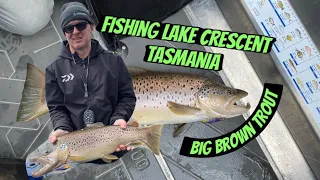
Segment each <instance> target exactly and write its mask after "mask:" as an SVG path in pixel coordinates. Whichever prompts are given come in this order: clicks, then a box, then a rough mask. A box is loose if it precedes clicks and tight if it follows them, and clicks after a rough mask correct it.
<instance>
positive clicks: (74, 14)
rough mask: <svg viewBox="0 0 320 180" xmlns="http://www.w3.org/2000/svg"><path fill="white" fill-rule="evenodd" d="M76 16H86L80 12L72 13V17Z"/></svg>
mask: <svg viewBox="0 0 320 180" xmlns="http://www.w3.org/2000/svg"><path fill="white" fill-rule="evenodd" d="M76 15H82V16H86V15H87V14H85V13H82V12H74V13H73V16H76Z"/></svg>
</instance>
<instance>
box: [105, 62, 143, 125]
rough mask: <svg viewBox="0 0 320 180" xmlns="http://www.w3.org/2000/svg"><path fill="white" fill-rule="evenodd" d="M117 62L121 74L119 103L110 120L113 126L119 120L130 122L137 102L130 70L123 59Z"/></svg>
mask: <svg viewBox="0 0 320 180" xmlns="http://www.w3.org/2000/svg"><path fill="white" fill-rule="evenodd" d="M117 61H118V72H119V81H118V103H117V105H116V107H115V109H114V111H113V114H112V116H111V118H110V123H111V124H114V122H115V121H116V120H118V119H124V120H125V121H126V122H128V121H129V119H130V117H131V116H132V114H133V111H134V108H135V106H136V100H137V99H136V96H135V92H134V88H133V82H132V78H131V75H130V74H129V72H128V69H127V67H126V65H125V64H124V62H123V59H122V58H121V57H120V56H118V59H117Z"/></svg>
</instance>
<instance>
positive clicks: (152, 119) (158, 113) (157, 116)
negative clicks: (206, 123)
mask: <svg viewBox="0 0 320 180" xmlns="http://www.w3.org/2000/svg"><path fill="white" fill-rule="evenodd" d="M132 118H133V120H135V121H137V122H138V123H139V124H140V125H149V124H180V123H191V122H197V121H202V120H204V119H206V118H207V116H206V115H205V114H197V115H178V114H175V113H173V112H172V111H171V110H170V109H168V108H167V107H159V108H152V107H151V108H137V109H135V111H134V112H133V115H132Z"/></svg>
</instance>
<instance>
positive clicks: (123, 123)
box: [113, 119, 132, 152]
mask: <svg viewBox="0 0 320 180" xmlns="http://www.w3.org/2000/svg"><path fill="white" fill-rule="evenodd" d="M113 125H118V126H120V127H121V128H122V129H126V128H127V122H126V121H125V120H124V119H118V120H116V121H115V122H114V123H113ZM131 149H132V147H126V146H125V145H123V144H121V145H120V146H119V147H118V148H117V149H116V151H117V152H119V151H120V150H122V151H125V150H127V151H130V150H131Z"/></svg>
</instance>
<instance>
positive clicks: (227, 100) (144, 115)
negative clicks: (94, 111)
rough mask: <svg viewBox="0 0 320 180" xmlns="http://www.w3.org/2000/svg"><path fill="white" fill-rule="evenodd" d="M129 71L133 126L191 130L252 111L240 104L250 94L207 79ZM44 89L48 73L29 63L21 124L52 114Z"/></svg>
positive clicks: (185, 75) (135, 69)
mask: <svg viewBox="0 0 320 180" xmlns="http://www.w3.org/2000/svg"><path fill="white" fill-rule="evenodd" d="M128 70H129V72H130V74H131V76H132V80H133V85H134V91H135V94H136V97H137V103H136V106H135V109H134V112H133V114H132V116H131V119H130V120H129V124H130V123H131V122H138V124H139V125H152V124H184V125H186V126H182V128H183V127H188V126H187V124H188V123H193V122H201V121H203V120H205V121H209V120H213V119H221V118H232V117H236V116H239V115H242V114H244V113H246V112H247V111H248V110H249V109H250V104H249V103H247V105H241V104H237V103H236V102H237V101H238V100H240V99H241V98H243V97H245V96H247V95H248V93H247V92H245V91H243V90H240V89H236V88H231V87H227V86H225V85H222V84H219V83H217V82H215V81H213V80H210V79H208V78H206V77H202V76H196V75H190V74H183V73H165V72H154V71H149V70H145V69H141V68H134V67H128ZM44 86H45V84H44V74H43V73H42V72H41V71H40V70H39V69H38V68H36V67H35V66H33V65H31V64H28V68H27V77H26V82H25V88H24V90H23V96H22V100H21V104H20V107H19V110H18V115H17V121H19V122H21V121H29V120H32V119H34V118H36V117H38V116H40V115H42V114H45V113H47V112H48V109H47V107H46V104H45V97H44V94H45V93H44ZM34 92H37V93H34ZM180 132H184V131H180ZM178 134H179V133H178ZM175 135H177V133H176V134H175Z"/></svg>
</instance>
